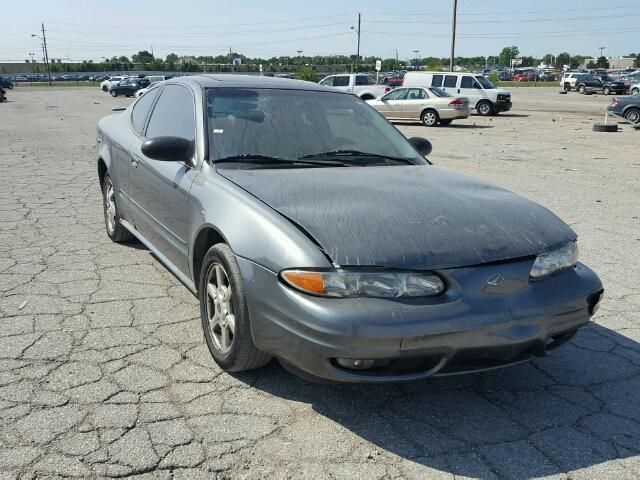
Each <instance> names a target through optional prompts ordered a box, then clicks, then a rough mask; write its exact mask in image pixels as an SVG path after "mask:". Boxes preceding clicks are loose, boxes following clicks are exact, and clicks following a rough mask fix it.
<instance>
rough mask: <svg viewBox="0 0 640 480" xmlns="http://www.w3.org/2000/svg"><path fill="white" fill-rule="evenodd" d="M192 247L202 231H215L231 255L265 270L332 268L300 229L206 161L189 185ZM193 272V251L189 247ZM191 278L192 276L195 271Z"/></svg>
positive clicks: (320, 251) (324, 256)
mask: <svg viewBox="0 0 640 480" xmlns="http://www.w3.org/2000/svg"><path fill="white" fill-rule="evenodd" d="M190 197H191V200H190V205H189V225H190V232H189V235H190V237H189V238H190V245H191V246H193V245H195V241H196V239H197V238H198V234H199V233H200V232H201V231H202V229H203V228H213V229H215V230H216V231H217V232H218V233H219V234H220V235H222V237H224V239H225V240H226V242H227V244H228V245H229V246H230V247H231V249H232V250H233V252H234V253H235V254H236V255H238V256H240V257H243V258H246V259H248V260H251V261H253V262H255V263H257V264H259V265H262V266H264V267H266V268H267V269H269V270H271V271H273V272H278V271H280V270H282V269H284V268H293V267H318V268H327V267H331V266H332V264H331V262H330V261H329V259H328V257H327V256H326V255H325V254H324V253H323V252H322V250H321V249H320V247H319V246H318V245H317V244H316V243H314V241H312V240H311V238H310V237H308V236H307V235H306V234H305V233H304V232H303V231H302V230H301V229H300V228H298V227H296V226H295V225H294V224H293V223H292V222H291V221H289V220H288V219H287V218H285V217H284V216H282V215H281V214H280V213H278V212H276V211H275V210H274V209H272V208H271V207H269V206H268V205H266V204H265V203H264V202H262V201H261V200H259V199H258V198H256V197H254V196H253V195H251V194H250V193H249V192H247V191H245V190H243V189H242V188H240V187H239V186H237V185H236V184H234V183H233V182H231V181H230V180H227V179H226V178H224V177H222V176H221V175H219V174H218V173H216V171H215V168H213V167H212V166H210V165H209V164H208V163H206V162H205V163H203V165H202V171H201V174H200V175H198V176H197V178H196V179H195V180H194V182H193V184H192V186H191V192H190ZM189 250H190V251H189V264H190V265H191V268H192V269H193V255H194V252H193V248H190V249H189ZM191 276H192V278H193V276H194V272H193V270H192V272H191Z"/></svg>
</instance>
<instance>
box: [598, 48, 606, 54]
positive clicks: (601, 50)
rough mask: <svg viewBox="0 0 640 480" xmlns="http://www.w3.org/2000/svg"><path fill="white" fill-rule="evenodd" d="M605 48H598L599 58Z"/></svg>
mask: <svg viewBox="0 0 640 480" xmlns="http://www.w3.org/2000/svg"><path fill="white" fill-rule="evenodd" d="M606 48H607V47H598V50H600V56H602V52H603V50H605V49H606Z"/></svg>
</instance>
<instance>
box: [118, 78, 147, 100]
mask: <svg viewBox="0 0 640 480" xmlns="http://www.w3.org/2000/svg"><path fill="white" fill-rule="evenodd" d="M148 86H149V80H146V79H144V78H138V77H133V78H127V79H125V80H122V81H120V82H118V83H117V84H115V85H113V86H112V87H111V88H110V89H109V93H110V94H111V96H112V97H117V96H118V95H124V96H125V97H132V96H133V95H135V93H136V92H137V91H138V90H140V89H141V88H146V87H148Z"/></svg>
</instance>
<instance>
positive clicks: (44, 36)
mask: <svg viewBox="0 0 640 480" xmlns="http://www.w3.org/2000/svg"><path fill="white" fill-rule="evenodd" d="M42 42H43V43H44V62H45V64H46V66H47V77H49V86H51V69H50V68H49V50H48V49H47V35H46V34H45V32H44V23H42Z"/></svg>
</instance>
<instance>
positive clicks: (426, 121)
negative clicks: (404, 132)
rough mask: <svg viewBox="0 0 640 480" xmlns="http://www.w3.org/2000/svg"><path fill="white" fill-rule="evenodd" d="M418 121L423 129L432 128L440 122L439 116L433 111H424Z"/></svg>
mask: <svg viewBox="0 0 640 480" xmlns="http://www.w3.org/2000/svg"><path fill="white" fill-rule="evenodd" d="M420 120H421V121H422V124H423V125H424V126H425V127H434V126H435V125H437V123H438V121H439V120H440V116H439V115H438V112H436V111H435V110H425V111H424V112H422V115H421V116H420Z"/></svg>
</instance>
